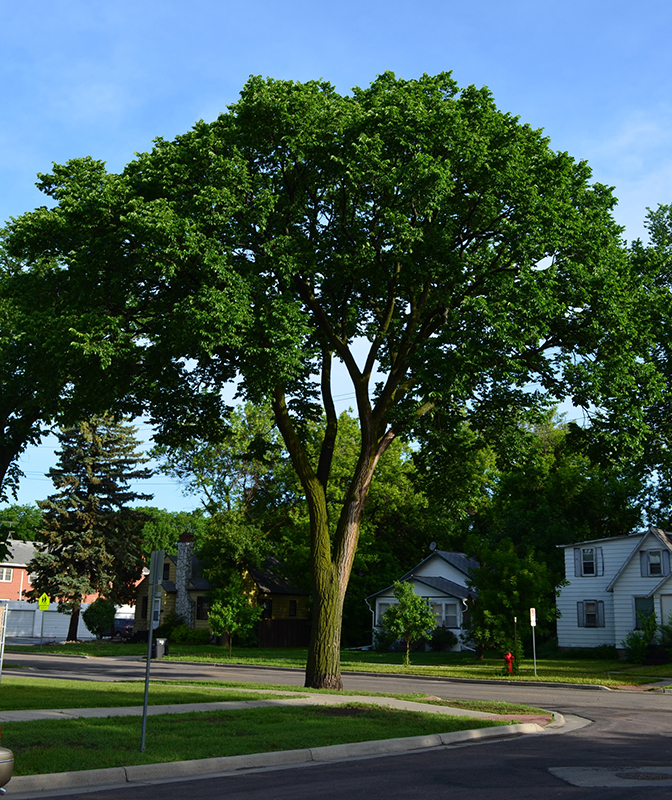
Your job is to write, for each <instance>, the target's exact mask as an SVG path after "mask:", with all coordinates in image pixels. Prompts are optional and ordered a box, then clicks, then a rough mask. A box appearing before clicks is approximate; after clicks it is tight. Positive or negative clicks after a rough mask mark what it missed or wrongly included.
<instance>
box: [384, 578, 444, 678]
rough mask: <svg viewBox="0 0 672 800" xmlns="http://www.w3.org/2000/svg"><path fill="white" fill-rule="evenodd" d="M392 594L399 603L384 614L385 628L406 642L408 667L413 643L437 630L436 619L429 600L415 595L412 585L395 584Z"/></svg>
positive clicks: (397, 582)
mask: <svg viewBox="0 0 672 800" xmlns="http://www.w3.org/2000/svg"><path fill="white" fill-rule="evenodd" d="M392 594H393V595H394V596H395V598H396V599H397V602H396V603H395V604H394V605H393V606H390V607H389V608H388V609H387V611H386V612H385V613H384V614H383V628H385V629H386V630H388V631H390V633H394V634H396V636H397V637H398V638H399V639H403V640H404V641H405V642H406V666H408V665H409V657H408V654H409V651H410V649H411V642H413V641H415V640H416V639H421V638H422V637H423V636H425V635H426V634H427V633H429V632H430V631H433V630H434V628H436V617H435V616H434V612H433V611H432V609H431V608H430V607H429V606H428V605H427V600H426V599H425V598H424V597H420V596H418V595H417V594H416V593H415V589H414V588H413V586H412V585H411V584H410V583H400V582H399V581H395V582H394V591H393V592H392Z"/></svg>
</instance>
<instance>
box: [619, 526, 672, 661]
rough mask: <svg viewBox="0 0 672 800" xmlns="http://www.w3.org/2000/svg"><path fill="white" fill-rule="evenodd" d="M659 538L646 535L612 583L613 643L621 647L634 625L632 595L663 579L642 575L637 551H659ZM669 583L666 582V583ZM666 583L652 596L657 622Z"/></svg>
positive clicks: (642, 594) (641, 594)
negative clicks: (661, 596)
mask: <svg viewBox="0 0 672 800" xmlns="http://www.w3.org/2000/svg"><path fill="white" fill-rule="evenodd" d="M661 548H662V545H661V543H660V539H658V537H657V536H654V534H652V533H648V534H646V535H645V536H644V537H643V538H642V540H641V541H640V542H639V545H638V547H637V553H636V554H635V557H634V558H633V559H632V560H631V561H630V563H629V564H628V566H627V567H626V568H625V569H624V570H623V572H622V574H621V575H620V576H619V578H618V580H617V581H616V583H615V584H614V592H613V594H614V615H615V631H614V634H615V644H616V646H617V647H621V642H622V641H623V640H624V639H625V637H626V635H627V634H628V633H629V632H630V631H631V630H633V628H634V627H635V600H634V598H635V597H646V596H647V595H648V594H650V593H651V592H652V591H653V589H654V588H655V587H656V586H658V585H659V584H660V583H661V581H662V580H663V578H662V576H661V575H656V576H647V575H644V576H643V575H642V570H641V566H640V560H639V551H640V550H660V549H661ZM665 583H666V584H669V578H668V581H666V582H665ZM670 591H671V590H670V589H669V586H668V588H665V586H661V587H660V588H659V589H658V591H657V592H656V594H655V595H654V602H653V609H654V611H655V614H656V616H657V618H658V622H660V621H661V620H660V595H661V594H669V593H670Z"/></svg>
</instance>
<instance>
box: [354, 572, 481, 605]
mask: <svg viewBox="0 0 672 800" xmlns="http://www.w3.org/2000/svg"><path fill="white" fill-rule="evenodd" d="M402 581H404V582H405V583H410V582H411V581H414V582H415V583H422V584H424V585H425V586H429V587H430V588H432V589H436V590H437V591H439V592H441V594H445V595H447V596H448V597H457V598H458V599H460V600H466V598H467V597H469V595H470V594H472V595H473V594H476V592H475V591H473V590H471V591H470V590H469V589H467V587H466V586H461V585H460V584H459V583H455V581H449V580H448V578H440V577H425V576H424V575H422V576H420V575H409V576H407V577H404V578H402ZM393 589H394V584H391V585H390V586H386V587H385V588H384V589H381V591H379V592H376V593H375V594H370V595H369V596H368V597H367V598H366V599H367V600H374V599H375V598H376V597H380V596H381V595H387V594H392V590H393Z"/></svg>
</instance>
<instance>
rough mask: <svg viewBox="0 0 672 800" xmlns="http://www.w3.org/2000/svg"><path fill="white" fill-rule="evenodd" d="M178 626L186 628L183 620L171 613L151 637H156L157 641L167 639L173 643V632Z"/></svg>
mask: <svg viewBox="0 0 672 800" xmlns="http://www.w3.org/2000/svg"><path fill="white" fill-rule="evenodd" d="M179 626H183V627H185V628H186V627H187V626H186V625H185V624H184V620H183V619H182V617H179V616H178V615H177V614H175V613H172V614H169V615H168V616H167V617H166V621H165V622H163V623H162V624H161V625H159V627H158V628H155V629H154V633H153V634H152V635H153V636H156V637H158V638H159V639H168V640H170V641H173V631H174V630H175V628H178V627H179Z"/></svg>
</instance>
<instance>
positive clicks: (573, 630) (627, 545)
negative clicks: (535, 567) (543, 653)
mask: <svg viewBox="0 0 672 800" xmlns="http://www.w3.org/2000/svg"><path fill="white" fill-rule="evenodd" d="M641 539H642V537H637V536H628V537H622V538H615V539H605V540H603V541H600V542H596V543H595V546H596V547H601V548H602V555H603V559H604V574H603V575H590V576H583V577H582V576H578V577H577V576H575V574H574V547H575V546H576V547H580V546H581V544H577V545H570V546H567V547H566V548H565V575H566V576H567V580H568V581H569V582H570V583H569V586H563V587H561V589H560V590H559V596H558V600H557V604H558V611H559V612H560V614H561V616H560V618H559V619H558V645H559V646H560V647H596V646H598V645H600V644H612V645H616V646H619V644H620V641H621V640H622V639H623V636H622V635H621V636H620V638H618V635H619V634H618V632H617V631H618V622H617V618H618V615H619V613H620V610H617V608H616V607H615V603H614V598H615V596H614V594H613V593H612V592H607V591H606V589H607V586H608V585H609V583H611V581H612V580H613V579H614V577H615V576H616V574H617V573H618V571H619V570H620V569H621V567H622V566H623V563H624V562H625V561H626V559H627V558H628V557H629V556H630V554H631V553H632V552H633V550H634V548H635V546H636V545H638V544H639V542H641ZM636 562H637V563H636V565H635V566H636V569H637V574H639V560H638V559H636ZM619 583H620V580H619ZM585 600H598V601H599V600H601V601H603V602H604V622H605V626H604V627H603V628H582V627H579V625H578V621H577V603H579V602H582V601H585ZM631 628H632V625H630V628H628V630H630V629H631Z"/></svg>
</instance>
